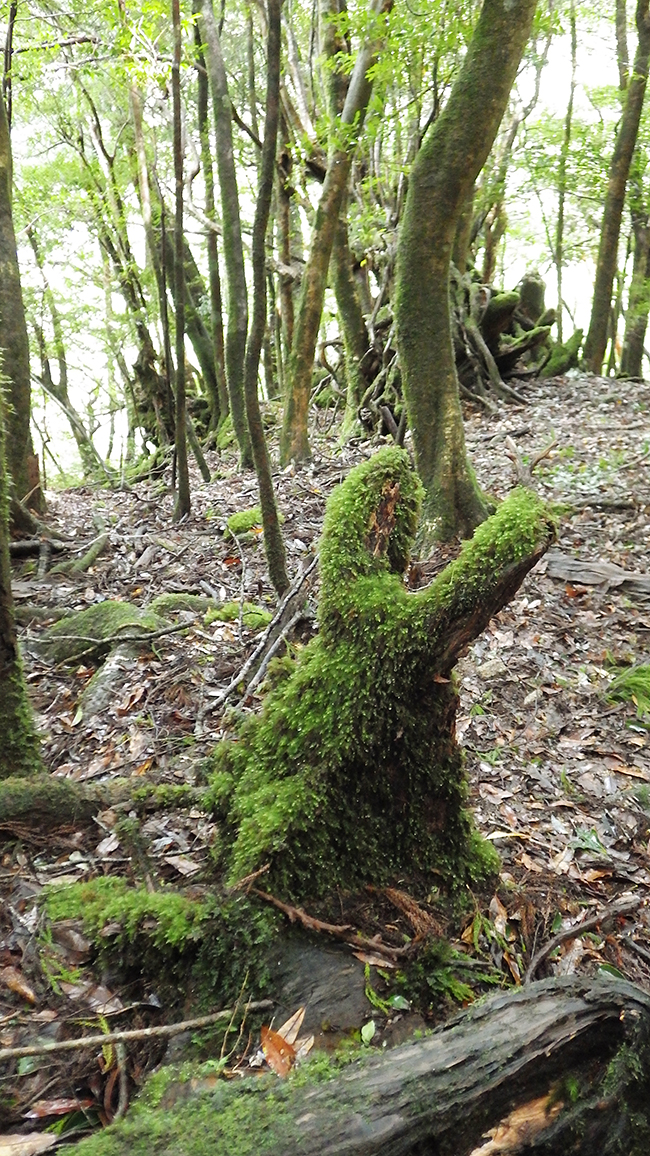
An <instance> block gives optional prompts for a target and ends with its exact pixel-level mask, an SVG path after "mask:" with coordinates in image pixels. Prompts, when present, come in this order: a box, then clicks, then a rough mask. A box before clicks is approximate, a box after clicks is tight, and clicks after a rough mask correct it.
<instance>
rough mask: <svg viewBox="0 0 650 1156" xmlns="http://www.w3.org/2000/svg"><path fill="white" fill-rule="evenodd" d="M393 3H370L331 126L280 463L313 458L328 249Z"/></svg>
mask: <svg viewBox="0 0 650 1156" xmlns="http://www.w3.org/2000/svg"><path fill="white" fill-rule="evenodd" d="M391 6H392V0H371V3H370V20H371V33H370V38H369V40H368V41H367V43H366V44H365V45H364V46H363V48H362V49H361V50H360V52H359V55H358V56H357V59H356V63H355V66H354V70H353V72H352V75H351V77H350V83H349V86H348V90H347V95H346V98H345V103H344V105H343V111H342V112H341V115H340V117H338V118H337V119H336V121H335V123H334V125H333V128H332V133H331V138H330V153H329V158H328V162H327V171H326V174H325V180H324V182H323V191H322V193H321V198H320V201H319V204H318V209H317V210H316V219H315V221H314V227H313V230H312V238H311V246H310V250H309V257H308V260H307V265H306V267H305V272H304V276H303V279H302V285H301V291H300V300H299V303H298V311H297V316H296V322H295V331H294V339H293V347H292V350H291V357H290V360H289V368H288V374H287V388H286V396H285V405H284V417H283V423H282V434H281V438H280V454H281V459H282V462H283V463H286V462H289V461H291V459H292V458H293V459H294V460H295V461H296V462H303V461H306V460H307V459H308V458H309V457H310V456H311V449H310V446H309V430H308V414H309V398H310V394H311V384H312V373H313V367H314V353H315V350H316V341H317V339H318V330H319V327H320V322H321V315H322V312H323V301H324V298H325V289H326V286H327V271H328V268H329V263H330V257H331V254H332V246H333V245H334V237H335V234H336V229H337V225H338V219H339V213H340V211H341V205H342V203H343V198H344V196H345V191H346V189H347V185H348V179H349V176H350V169H351V167H352V159H353V156H354V150H355V147H356V143H357V140H358V139H359V134H360V132H361V129H362V127H363V122H364V118H365V114H366V110H367V108H368V101H369V100H370V95H371V93H372V84H373V81H372V76H371V74H370V70H371V69H372V67H373V65H374V63H375V61H376V58H377V54H378V53H379V51H380V48H381V45H382V43H383V29H382V27H381V26H380V27H379V29H378V27H377V23H376V22H377V21H378V20H381V16H382V14H383V13H384V12H386V11H388V10H389V9H390V8H391Z"/></svg>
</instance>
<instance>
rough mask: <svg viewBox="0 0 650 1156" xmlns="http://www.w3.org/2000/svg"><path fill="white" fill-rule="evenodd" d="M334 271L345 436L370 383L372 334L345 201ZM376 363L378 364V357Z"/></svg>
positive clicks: (336, 239) (352, 427) (333, 258)
mask: <svg viewBox="0 0 650 1156" xmlns="http://www.w3.org/2000/svg"><path fill="white" fill-rule="evenodd" d="M346 200H347V198H346ZM332 274H333V278H332V279H333V283H334V293H335V295H336V304H337V307H338V312H339V318H340V322H341V329H342V332H343V348H344V351H345V381H346V399H345V414H344V416H343V426H342V429H341V437H342V438H346V437H349V436H350V435H351V433H352V432H353V430H354V428H355V425H356V424H357V415H358V409H359V406H360V404H361V398H362V396H363V391H364V389H365V386H366V385H367V384H368V381H367V380H366V378H365V377H364V374H363V369H362V365H363V361H364V358H366V357H367V355H368V353H369V350H370V338H369V336H368V330H367V328H366V322H365V320H364V316H363V312H362V309H361V302H360V300H359V294H358V293H357V283H356V281H355V278H354V273H353V272H352V254H351V252H350V241H349V237H348V223H347V220H346V217H345V201H344V204H343V207H342V212H341V213H340V214H339V222H338V227H337V230H336V236H335V238H334V247H333V249H332ZM373 367H374V368H376V361H375V359H374V358H373Z"/></svg>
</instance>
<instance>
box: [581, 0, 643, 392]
mask: <svg viewBox="0 0 650 1156" xmlns="http://www.w3.org/2000/svg"><path fill="white" fill-rule="evenodd" d="M649 3H650V0H637V6H636V27H637V32H638V37H639V39H638V44H637V50H636V56H635V58H634V67H633V69H632V76H631V79H630V81H629V84H628V86H627V92H626V98H625V104H624V107H623V115H622V117H621V121H620V124H619V127H618V133H617V136H616V142H615V145H614V152H613V155H612V160H611V165H610V170H609V182H608V185H607V194H606V197H605V207H604V210H603V223H602V226H601V231H600V244H599V247H598V261H597V264H596V281H595V284H594V296H593V302H592V307H591V320H590V323H589V332H588V333H587V339H586V341H585V348H584V353H583V361H584V364H585V366H586V368H587V369H590V370H591V372H592V373H600V372H601V370H602V366H603V361H604V359H605V349H606V346H607V326H608V323H609V318H610V312H611V306H612V290H613V286H614V276H615V273H616V265H617V261H618V240H619V236H620V231H621V220H622V217H623V208H624V205H625V189H626V185H627V179H628V174H629V171H630V164H631V162H632V154H633V152H634V146H635V144H636V139H637V135H638V131H639V123H640V120H641V113H642V110H643V100H644V97H645V90H646V83H647V80H648V59H649V58H650V13H649V12H648V7H649Z"/></svg>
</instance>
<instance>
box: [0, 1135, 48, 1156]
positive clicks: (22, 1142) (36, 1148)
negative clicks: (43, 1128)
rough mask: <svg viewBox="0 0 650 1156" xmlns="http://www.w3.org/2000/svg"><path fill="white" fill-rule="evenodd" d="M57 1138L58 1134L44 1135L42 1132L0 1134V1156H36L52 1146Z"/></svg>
mask: <svg viewBox="0 0 650 1156" xmlns="http://www.w3.org/2000/svg"><path fill="white" fill-rule="evenodd" d="M58 1139H59V1137H58V1136H46V1135H45V1134H44V1133H43V1132H27V1133H26V1134H25V1135H24V1136H18V1135H7V1136H0V1156H36V1154H37V1153H38V1152H47V1151H48V1149H50V1148H53V1147H54V1145H55V1144H56V1143H57V1142H58Z"/></svg>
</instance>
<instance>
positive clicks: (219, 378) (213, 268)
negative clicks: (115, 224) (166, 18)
mask: <svg viewBox="0 0 650 1156" xmlns="http://www.w3.org/2000/svg"><path fill="white" fill-rule="evenodd" d="M192 10H193V12H194V14H195V15H198V12H199V0H194V4H193V9H192ZM194 43H195V49H196V61H197V94H196V104H197V117H198V122H199V137H200V140H201V165H202V167H203V183H204V185H205V215H206V217H207V218H208V221H209V222H210V223H211V224H214V223H216V219H217V215H216V210H215V199H214V170H213V166H212V152H211V149H210V129H209V122H208V95H209V91H208V74H207V71H206V67H205V58H204V55H203V49H202V45H201V34H200V32H199V28H198V24H195V26H194ZM206 248H207V256H208V278H209V284H210V320H211V329H212V345H213V349H214V369H215V377H216V382H217V398H216V399H214V398H211V402H212V414H211V424H212V425H215V424H216V423H217V422H222V421H224V420H225V418H226V417H227V416H228V412H229V410H230V403H229V401H228V385H227V382H226V365H225V351H224V340H223V305H222V299H221V275H220V273H219V250H218V245H217V233H216V229H212V228H209V229H208V234H207V240H206Z"/></svg>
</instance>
